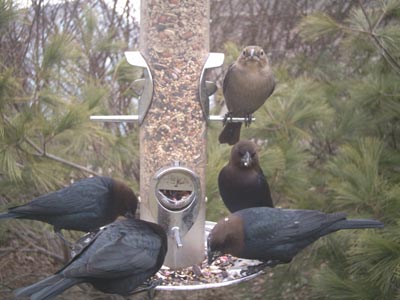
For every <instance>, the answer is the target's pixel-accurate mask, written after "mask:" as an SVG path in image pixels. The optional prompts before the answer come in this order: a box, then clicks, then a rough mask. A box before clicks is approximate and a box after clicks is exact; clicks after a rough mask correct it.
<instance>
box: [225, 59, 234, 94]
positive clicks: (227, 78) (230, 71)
mask: <svg viewBox="0 0 400 300" xmlns="http://www.w3.org/2000/svg"><path fill="white" fill-rule="evenodd" d="M234 67H235V63H232V64H230V65H229V67H228V71H226V74H225V77H224V81H223V83H222V93H223V94H224V95H225V92H226V89H227V87H228V82H229V80H230V77H231V74H232V69H233V68H234Z"/></svg>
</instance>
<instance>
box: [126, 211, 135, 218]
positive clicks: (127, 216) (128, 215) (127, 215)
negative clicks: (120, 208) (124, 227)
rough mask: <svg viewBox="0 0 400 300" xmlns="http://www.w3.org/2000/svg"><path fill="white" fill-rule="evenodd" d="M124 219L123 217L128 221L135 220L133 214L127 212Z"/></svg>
mask: <svg viewBox="0 0 400 300" xmlns="http://www.w3.org/2000/svg"><path fill="white" fill-rule="evenodd" d="M124 217H125V218H128V219H134V218H135V214H134V213H132V212H131V211H127V212H126V213H125V215H124Z"/></svg>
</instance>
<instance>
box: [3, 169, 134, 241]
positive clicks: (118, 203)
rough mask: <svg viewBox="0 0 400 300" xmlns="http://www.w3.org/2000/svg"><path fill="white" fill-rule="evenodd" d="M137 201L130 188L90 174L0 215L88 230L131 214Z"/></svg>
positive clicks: (115, 181) (56, 230) (60, 226)
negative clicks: (89, 176)
mask: <svg viewBox="0 0 400 300" xmlns="http://www.w3.org/2000/svg"><path fill="white" fill-rule="evenodd" d="M137 204H138V199H137V198H136V196H135V194H134V193H133V191H132V190H131V189H130V188H129V187H128V186H127V185H126V184H124V183H122V182H121V181H118V180H114V179H112V178H109V177H92V178H86V179H83V180H80V181H77V182H75V183H74V184H72V185H71V186H69V187H66V188H63V189H61V190H58V191H55V192H52V193H48V194H46V195H42V196H39V197H37V198H35V199H33V200H32V201H30V202H28V203H26V204H24V205H21V206H16V207H11V208H9V209H8V212H6V213H3V214H0V219H6V218H18V219H31V220H37V221H42V222H46V223H49V224H51V225H53V226H54V231H55V232H57V233H60V231H61V229H68V230H78V231H83V232H88V231H92V230H95V229H97V228H99V227H101V226H104V225H106V224H109V223H111V222H113V221H114V220H115V219H116V218H117V217H118V216H120V215H126V214H128V215H129V216H134V215H135V212H136V208H137Z"/></svg>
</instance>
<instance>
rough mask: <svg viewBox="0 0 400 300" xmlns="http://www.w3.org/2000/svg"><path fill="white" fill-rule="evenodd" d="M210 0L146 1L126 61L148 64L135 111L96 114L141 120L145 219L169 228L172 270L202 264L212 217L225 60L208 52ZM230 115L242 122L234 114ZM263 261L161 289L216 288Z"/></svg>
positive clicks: (237, 279) (142, 211)
mask: <svg viewBox="0 0 400 300" xmlns="http://www.w3.org/2000/svg"><path fill="white" fill-rule="evenodd" d="M209 7H210V3H209V0H204V1H188V0H141V15H140V43H139V51H132V52H126V53H125V55H126V58H127V61H128V62H129V63H130V64H131V65H134V66H138V67H142V68H143V69H144V78H143V79H140V80H139V83H140V84H141V86H142V87H143V88H142V94H141V96H140V100H139V113H138V116H130V115H125V116H92V117H91V119H92V120H97V121H104V122H133V121H137V122H139V125H140V134H139V136H140V137H139V138H140V199H141V203H140V218H141V219H144V220H148V221H151V222H155V223H158V224H160V225H161V226H162V227H163V228H164V230H165V231H166V232H167V235H168V253H167V256H166V258H165V261H164V265H165V266H167V267H168V269H169V270H179V269H185V268H191V267H192V266H194V265H197V266H199V265H200V266H201V265H202V263H203V264H204V260H205V239H206V236H207V235H208V232H209V230H210V228H212V226H213V225H214V224H213V223H212V222H206V221H205V212H206V199H205V182H206V180H205V176H206V174H205V170H206V164H207V156H206V149H207V122H208V121H209V120H215V121H223V120H224V118H223V117H222V116H211V117H210V116H209V98H208V97H209V96H210V95H211V94H213V93H214V92H215V91H216V89H217V88H216V85H215V84H214V83H212V82H208V81H206V80H205V74H206V71H207V69H210V68H215V67H219V66H221V65H222V63H223V60H224V55H223V54H222V53H209ZM230 121H231V122H243V121H244V119H243V118H235V120H230ZM258 263H259V262H258V261H255V262H254V261H247V262H246V260H241V261H240V262H239V267H238V266H237V265H236V266H234V267H235V268H236V270H238V275H237V276H235V277H234V278H233V277H231V278H227V279H226V280H225V279H224V282H219V283H218V282H210V283H209V284H207V283H205V282H204V281H203V282H201V284H193V285H191V286H190V285H185V284H181V285H180V286H172V285H171V286H168V285H162V286H159V287H157V289H161V290H186V289H199V288H214V287H218V286H225V285H228V284H231V283H237V282H240V281H243V280H248V279H251V278H253V277H254V276H256V275H257V274H259V270H258V271H257V272H253V273H251V274H250V273H248V274H244V275H243V274H242V272H241V271H242V269H243V267H245V266H247V265H257V264H258Z"/></svg>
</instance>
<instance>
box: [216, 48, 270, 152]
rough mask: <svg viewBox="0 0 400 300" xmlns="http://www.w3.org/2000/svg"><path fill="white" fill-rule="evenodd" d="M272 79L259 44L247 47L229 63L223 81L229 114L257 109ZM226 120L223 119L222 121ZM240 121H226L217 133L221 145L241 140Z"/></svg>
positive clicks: (267, 92) (268, 93)
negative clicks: (219, 132) (218, 133)
mask: <svg viewBox="0 0 400 300" xmlns="http://www.w3.org/2000/svg"><path fill="white" fill-rule="evenodd" d="M274 88H275V79H274V75H273V74H272V70H271V67H270V65H269V62H268V58H267V55H266V54H265V53H264V50H263V49H262V48H261V47H259V46H247V47H246V48H244V49H243V51H242V54H241V55H240V56H239V57H238V58H237V60H236V62H234V63H233V64H232V65H230V66H229V69H228V71H227V73H226V75H225V78H224V82H223V93H224V98H225V104H226V106H227V108H228V113H227V115H226V116H225V118H226V121H228V119H229V117H246V118H247V119H248V120H249V121H248V122H250V120H251V114H252V113H254V112H255V111H256V110H257V109H259V108H260V107H261V106H262V105H263V104H264V103H265V101H266V100H267V98H268V97H269V96H270V95H271V94H272V92H273V91H274ZM225 123H226V122H225ZM241 126H242V123H230V122H227V123H226V124H225V126H224V128H223V130H222V132H221V134H220V135H219V142H220V143H221V144H225V143H228V144H229V145H233V144H235V143H236V142H238V141H239V139H240V128H241Z"/></svg>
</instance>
